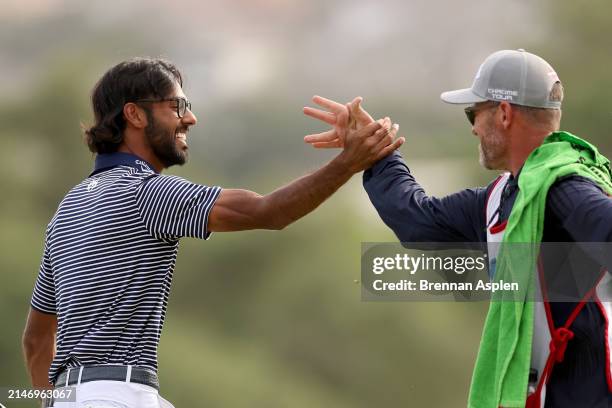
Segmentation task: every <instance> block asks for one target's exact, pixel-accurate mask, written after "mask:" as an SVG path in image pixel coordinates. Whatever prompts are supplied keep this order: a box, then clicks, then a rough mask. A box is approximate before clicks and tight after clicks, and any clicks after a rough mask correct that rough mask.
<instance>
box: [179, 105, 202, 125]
mask: <svg viewBox="0 0 612 408" xmlns="http://www.w3.org/2000/svg"><path fill="white" fill-rule="evenodd" d="M182 122H183V123H184V124H186V125H189V126H193V125H195V124H196V123H198V118H196V115H194V114H193V112H192V111H190V110H189V109H187V110H185V114H184V115H183V117H182Z"/></svg>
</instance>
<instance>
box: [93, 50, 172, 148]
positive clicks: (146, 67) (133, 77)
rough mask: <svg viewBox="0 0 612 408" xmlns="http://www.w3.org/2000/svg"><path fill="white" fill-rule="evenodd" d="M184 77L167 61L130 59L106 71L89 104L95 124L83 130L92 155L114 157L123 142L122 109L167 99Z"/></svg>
mask: <svg viewBox="0 0 612 408" xmlns="http://www.w3.org/2000/svg"><path fill="white" fill-rule="evenodd" d="M176 84H179V85H180V86H183V77H182V75H181V73H180V71H179V70H178V68H176V66H174V64H172V63H171V62H169V61H166V60H164V59H160V58H133V59H130V60H128V61H123V62H121V63H119V64H117V65H115V66H114V67H112V68H111V69H109V70H108V71H107V72H106V73H105V74H104V75H103V76H102V78H100V80H99V81H98V83H96V85H95V87H94V89H93V91H92V94H91V104H92V108H93V113H94V118H95V123H94V125H93V126H91V127H89V128H88V129H85V140H86V142H87V146H88V147H89V150H91V151H92V152H94V153H113V152H116V151H117V149H118V148H119V145H121V143H122V142H123V131H124V130H125V125H126V123H125V118H124V116H123V106H124V105H125V104H126V103H128V102H135V101H137V100H138V99H149V98H160V99H162V98H167V97H169V96H170V94H171V92H172V91H173V89H174V86H175V85H176Z"/></svg>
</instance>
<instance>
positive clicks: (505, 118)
mask: <svg viewBox="0 0 612 408" xmlns="http://www.w3.org/2000/svg"><path fill="white" fill-rule="evenodd" d="M499 112H500V115H501V124H502V126H503V128H504V129H508V128H509V127H510V125H511V124H512V120H513V119H514V111H513V110H512V105H510V104H509V103H508V102H506V101H504V102H501V103H500V104H499Z"/></svg>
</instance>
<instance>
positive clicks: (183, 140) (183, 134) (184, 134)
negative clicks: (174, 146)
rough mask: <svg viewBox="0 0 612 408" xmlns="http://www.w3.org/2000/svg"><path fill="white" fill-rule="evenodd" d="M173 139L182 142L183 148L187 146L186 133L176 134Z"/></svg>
mask: <svg viewBox="0 0 612 408" xmlns="http://www.w3.org/2000/svg"><path fill="white" fill-rule="evenodd" d="M175 138H176V139H177V140H180V141H181V142H183V144H184V145H185V146H187V132H186V131H181V132H176V135H175Z"/></svg>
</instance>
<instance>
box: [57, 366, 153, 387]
mask: <svg viewBox="0 0 612 408" xmlns="http://www.w3.org/2000/svg"><path fill="white" fill-rule="evenodd" d="M82 368H83V372H82V373H81V383H86V382H90V381H123V382H127V379H128V366H112V365H99V366H85V367H82ZM80 371H81V367H74V368H70V376H69V377H68V384H66V374H67V373H68V369H66V370H64V371H62V373H61V374H60V375H58V376H57V379H56V380H55V386H56V387H64V386H66V385H75V384H77V383H79V372H80ZM129 382H131V383H138V384H143V385H148V386H149V387H153V388H155V389H157V390H159V381H158V380H157V374H155V373H154V372H152V371H150V370H147V369H145V368H139V367H132V372H131V373H130V378H129Z"/></svg>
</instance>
